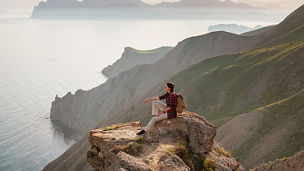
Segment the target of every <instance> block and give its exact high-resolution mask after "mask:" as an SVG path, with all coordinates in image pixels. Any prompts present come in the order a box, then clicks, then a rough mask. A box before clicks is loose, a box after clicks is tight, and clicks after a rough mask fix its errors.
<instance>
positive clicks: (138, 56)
mask: <svg viewBox="0 0 304 171" xmlns="http://www.w3.org/2000/svg"><path fill="white" fill-rule="evenodd" d="M171 49H172V47H168V46H163V47H160V48H157V49H151V50H137V49H134V48H131V47H126V48H125V50H124V52H123V54H122V55H121V58H120V59H118V60H117V61H116V62H115V63H113V64H112V65H109V66H107V67H106V68H104V69H103V70H102V71H101V72H102V74H103V75H105V76H107V77H116V76H117V75H118V74H120V73H121V72H124V71H127V70H129V69H131V68H133V67H135V66H137V65H141V64H152V63H154V62H156V61H158V60H160V59H162V58H163V57H164V56H165V55H166V53H168V52H169V51H170V50H171Z"/></svg>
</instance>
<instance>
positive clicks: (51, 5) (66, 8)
mask: <svg viewBox="0 0 304 171" xmlns="http://www.w3.org/2000/svg"><path fill="white" fill-rule="evenodd" d="M148 7H150V5H148V4H146V3H144V2H142V1H140V0H83V1H77V0H47V1H46V2H44V1H41V2H40V3H39V4H38V5H37V6H35V7H34V9H33V12H32V16H31V18H80V19H81V18H92V17H93V18H94V17H100V16H105V15H106V14H111V15H113V16H115V15H119V14H118V13H117V12H118V11H119V9H120V10H122V9H124V10H127V12H126V11H122V14H124V13H128V14H132V10H142V9H145V8H148Z"/></svg>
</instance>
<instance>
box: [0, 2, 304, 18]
mask: <svg viewBox="0 0 304 171" xmlns="http://www.w3.org/2000/svg"><path fill="white" fill-rule="evenodd" d="M39 1H42V0H0V14H2V15H3V14H6V13H15V14H24V15H29V14H30V13H31V11H32V9H33V7H34V6H35V5H37V4H38V3H39ZM44 1H45V0H44ZM142 1H144V2H147V3H150V4H155V3H159V2H162V1H164V0H142ZM165 1H177V0H165ZM232 1H234V2H244V3H247V4H249V5H253V6H260V7H271V6H280V7H284V8H288V9H291V10H294V9H296V8H297V7H299V6H300V5H301V4H303V0H232Z"/></svg>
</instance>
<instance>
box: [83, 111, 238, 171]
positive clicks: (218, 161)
mask: <svg viewBox="0 0 304 171" xmlns="http://www.w3.org/2000/svg"><path fill="white" fill-rule="evenodd" d="M140 130H141V124H140V122H130V123H123V124H116V125H112V126H109V127H105V128H101V129H94V130H91V131H90V135H89V142H90V144H91V145H92V146H91V149H90V150H89V151H88V152H87V161H88V162H89V164H90V165H91V166H92V167H93V168H94V169H96V170H117V171H123V170H132V171H133V170H134V171H152V170H163V171H175V170H179V171H190V170H202V169H217V170H219V171H230V170H231V171H232V170H237V169H239V170H244V169H243V167H242V166H241V165H240V163H238V162H237V161H236V160H235V159H234V158H233V157H232V156H231V154H230V153H229V152H226V151H225V150H224V148H223V147H222V146H221V145H220V144H218V143H216V142H214V141H213V138H214V137H215V135H216V127H215V126H214V125H213V124H212V123H210V122H208V121H207V120H206V119H205V118H203V117H202V116H199V115H198V114H196V113H193V112H184V113H182V114H179V115H178V117H177V118H174V119H170V120H163V121H160V122H158V123H156V125H155V127H154V128H153V129H152V130H151V131H148V132H146V133H145V134H144V135H142V136H137V135H136V133H137V132H139V131H140Z"/></svg>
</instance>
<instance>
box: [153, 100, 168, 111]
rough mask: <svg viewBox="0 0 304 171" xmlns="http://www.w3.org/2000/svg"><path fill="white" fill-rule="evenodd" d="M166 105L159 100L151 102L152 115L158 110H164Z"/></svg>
mask: <svg viewBox="0 0 304 171" xmlns="http://www.w3.org/2000/svg"><path fill="white" fill-rule="evenodd" d="M166 108H167V105H166V104H165V103H163V102H161V101H159V100H155V101H152V115H156V114H158V109H160V110H161V111H163V110H165V109H166Z"/></svg>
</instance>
